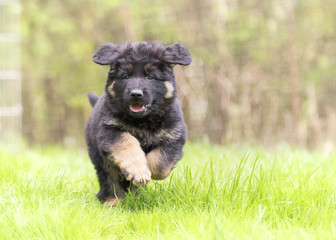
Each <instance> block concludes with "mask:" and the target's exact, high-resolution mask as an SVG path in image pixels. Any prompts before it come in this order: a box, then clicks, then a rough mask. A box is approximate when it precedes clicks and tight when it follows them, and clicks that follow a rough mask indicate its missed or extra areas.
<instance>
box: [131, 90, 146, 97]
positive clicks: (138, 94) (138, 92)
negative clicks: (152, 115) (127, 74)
mask: <svg viewBox="0 0 336 240" xmlns="http://www.w3.org/2000/svg"><path fill="white" fill-rule="evenodd" d="M130 95H131V97H133V98H141V97H142V96H143V91H142V90H141V89H134V90H132V91H131V93H130Z"/></svg>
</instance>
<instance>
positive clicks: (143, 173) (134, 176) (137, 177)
mask: <svg viewBox="0 0 336 240" xmlns="http://www.w3.org/2000/svg"><path fill="white" fill-rule="evenodd" d="M123 173H124V176H125V178H126V179H127V180H128V181H131V182H132V183H133V184H134V185H136V186H138V185H145V184H146V183H147V182H149V181H150V180H151V172H150V170H149V168H148V167H147V166H146V165H142V166H139V165H137V166H129V167H128V168H127V169H125V170H124V171H123Z"/></svg>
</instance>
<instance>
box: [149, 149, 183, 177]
mask: <svg viewBox="0 0 336 240" xmlns="http://www.w3.org/2000/svg"><path fill="white" fill-rule="evenodd" d="M182 147H183V145H174V144H171V145H167V146H161V147H158V148H155V149H153V150H152V151H150V152H149V153H147V155H146V158H147V161H148V167H149V169H150V171H151V173H152V179H154V180H163V179H165V178H167V177H168V176H169V174H170V172H171V171H172V170H173V168H174V166H175V165H176V163H177V162H178V161H179V160H180V159H181V157H182V155H183V152H182Z"/></svg>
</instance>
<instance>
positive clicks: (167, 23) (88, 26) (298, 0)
mask: <svg viewBox="0 0 336 240" xmlns="http://www.w3.org/2000/svg"><path fill="white" fill-rule="evenodd" d="M21 4H22V42H23V46H22V66H23V69H22V79H23V109H24V113H23V131H24V136H25V137H26V138H27V139H28V140H29V141H31V142H34V143H55V142H57V143H58V142H62V143H65V144H82V143H83V141H84V140H83V129H84V126H85V121H86V120H87V118H88V116H89V114H90V112H91V107H90V105H89V102H88V100H87V97H86V92H95V93H98V94H100V93H102V91H103V88H104V83H105V79H106V76H107V71H108V67H103V66H98V65H96V64H94V63H93V62H92V61H91V56H92V55H93V54H94V53H95V50H96V49H97V47H98V46H99V45H101V44H103V43H105V42H113V43H123V42H125V41H132V42H134V41H153V40H159V41H163V42H166V43H169V44H171V43H174V42H176V41H179V42H182V43H183V44H184V45H186V46H187V47H188V48H189V49H190V52H191V54H192V56H193V63H192V65H191V66H189V67H187V68H180V67H178V66H177V67H175V71H176V75H177V79H178V85H179V98H180V102H181V104H182V106H183V110H184V115H185V119H186V122H187V125H188V128H189V139H190V140H195V139H202V138H204V137H205V138H208V139H209V140H210V141H212V142H215V143H223V144H225V143H240V142H251V143H255V144H263V145H273V144H276V143H279V142H289V143H291V144H295V145H299V146H310V147H325V146H328V145H330V144H333V143H335V141H336V94H335V93H336V83H335V76H336V57H335V56H336V41H335V39H336V1H334V0H324V1H322V0H305V1H303V0H271V1H269V0H249V1H243V0H203V1H201V0H172V1H162V0H161V1H149V0H142V1H136V0H126V1H119V0H95V1H93V0H82V1H64V0H59V1H51V0H29V1H27V0H22V1H21Z"/></svg>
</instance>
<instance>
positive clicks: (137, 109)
mask: <svg viewBox="0 0 336 240" xmlns="http://www.w3.org/2000/svg"><path fill="white" fill-rule="evenodd" d="M130 109H131V111H132V112H135V113H138V112H142V111H144V110H145V109H146V107H145V106H144V105H142V104H131V105H130Z"/></svg>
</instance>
